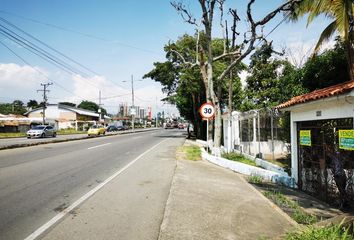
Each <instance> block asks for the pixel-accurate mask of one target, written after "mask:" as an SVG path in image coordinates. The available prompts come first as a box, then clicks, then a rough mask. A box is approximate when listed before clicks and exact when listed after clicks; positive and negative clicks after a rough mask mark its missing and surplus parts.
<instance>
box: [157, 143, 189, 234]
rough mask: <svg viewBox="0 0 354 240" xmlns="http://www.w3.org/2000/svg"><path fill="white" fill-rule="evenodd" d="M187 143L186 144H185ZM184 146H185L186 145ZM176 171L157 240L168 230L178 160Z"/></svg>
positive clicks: (176, 161)
mask: <svg viewBox="0 0 354 240" xmlns="http://www.w3.org/2000/svg"><path fill="white" fill-rule="evenodd" d="M185 143H186V142H184V144H185ZM184 144H183V145H184ZM175 163H176V165H175V169H174V171H173V177H172V181H171V184H170V191H169V193H168V196H167V201H166V204H165V208H164V211H163V217H162V221H161V224H160V229H159V236H158V237H157V240H161V233H162V232H163V231H164V230H165V229H166V227H167V225H168V219H169V216H170V215H171V207H170V205H171V202H172V199H171V192H172V186H173V185H174V184H175V182H176V178H175V175H176V170H177V164H178V160H177V158H176V159H175Z"/></svg>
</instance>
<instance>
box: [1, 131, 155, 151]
mask: <svg viewBox="0 0 354 240" xmlns="http://www.w3.org/2000/svg"><path fill="white" fill-rule="evenodd" d="M154 130H156V129H155V128H149V129H136V130H135V132H140V131H154ZM130 132H131V130H127V131H119V132H106V135H117V134H127V133H128V134H129V133H130ZM86 137H87V134H86V133H85V134H69V135H57V136H56V137H54V138H53V137H46V138H31V139H27V138H26V137H19V138H2V139H0V149H2V148H6V147H7V146H14V145H26V144H37V143H44V142H54V141H63V140H67V139H71V140H73V139H82V138H86Z"/></svg>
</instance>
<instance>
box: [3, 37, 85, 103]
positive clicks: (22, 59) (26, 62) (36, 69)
mask: <svg viewBox="0 0 354 240" xmlns="http://www.w3.org/2000/svg"><path fill="white" fill-rule="evenodd" d="M0 44H1V45H3V46H4V47H5V48H7V49H8V50H9V51H10V52H11V53H12V54H14V55H15V56H16V57H18V58H19V59H20V60H21V61H23V62H24V63H25V64H26V65H28V66H30V67H31V68H32V69H33V70H35V71H36V72H38V73H39V74H41V75H43V76H44V77H45V78H47V80H49V81H51V82H54V83H55V84H56V85H57V86H58V87H60V88H61V89H63V90H65V91H67V92H68V93H71V94H73V95H74V96H78V97H80V98H82V97H81V96H79V95H77V94H75V93H73V92H72V91H70V90H68V89H66V88H65V87H63V86H62V85H61V84H59V83H57V82H56V81H54V80H53V79H50V78H49V77H48V76H47V75H46V74H45V73H43V72H42V71H40V70H39V69H38V68H35V67H34V66H32V64H30V63H29V62H28V61H26V60H25V59H24V58H23V57H21V56H20V55H18V54H17V53H16V52H15V51H13V50H12V49H11V48H9V47H8V46H7V45H6V44H5V43H4V42H3V41H1V40H0ZM82 100H84V98H82Z"/></svg>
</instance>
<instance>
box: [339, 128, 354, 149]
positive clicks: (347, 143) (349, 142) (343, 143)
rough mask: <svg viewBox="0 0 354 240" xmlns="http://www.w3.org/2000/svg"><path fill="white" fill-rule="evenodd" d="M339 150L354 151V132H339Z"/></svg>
mask: <svg viewBox="0 0 354 240" xmlns="http://www.w3.org/2000/svg"><path fill="white" fill-rule="evenodd" d="M338 132H339V135H338V136H339V148H340V149H344V150H351V151H353V150H354V130H339V131H338Z"/></svg>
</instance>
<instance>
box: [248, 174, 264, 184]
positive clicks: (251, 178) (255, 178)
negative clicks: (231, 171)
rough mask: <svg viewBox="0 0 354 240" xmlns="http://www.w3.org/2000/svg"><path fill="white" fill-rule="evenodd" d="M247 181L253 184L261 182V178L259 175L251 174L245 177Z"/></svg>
mask: <svg viewBox="0 0 354 240" xmlns="http://www.w3.org/2000/svg"><path fill="white" fill-rule="evenodd" d="M247 181H248V182H249V183H253V184H262V183H263V178H262V177H261V176H258V175H251V176H249V177H248V178H247Z"/></svg>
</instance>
